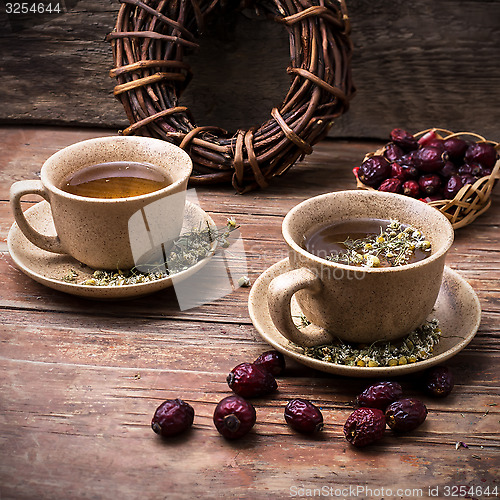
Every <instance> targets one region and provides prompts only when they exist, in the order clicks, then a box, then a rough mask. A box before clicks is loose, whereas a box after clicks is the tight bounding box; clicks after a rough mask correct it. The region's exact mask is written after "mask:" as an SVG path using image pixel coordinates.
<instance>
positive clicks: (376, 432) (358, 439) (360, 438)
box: [344, 408, 385, 448]
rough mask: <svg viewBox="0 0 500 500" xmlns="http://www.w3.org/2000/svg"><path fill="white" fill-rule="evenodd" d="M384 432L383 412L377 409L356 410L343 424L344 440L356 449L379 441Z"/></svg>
mask: <svg viewBox="0 0 500 500" xmlns="http://www.w3.org/2000/svg"><path fill="white" fill-rule="evenodd" d="M384 432H385V416H384V412H383V411H381V410H379V409H377V408H358V409H357V410H354V411H353V412H352V413H351V414H350V415H349V418H348V419H347V420H346V422H345V424H344V436H345V438H346V439H347V441H349V443H351V444H352V445H354V446H357V447H358V448H361V447H363V446H367V445H369V444H372V443H375V442H376V441H379V440H380V439H382V437H383V436H384Z"/></svg>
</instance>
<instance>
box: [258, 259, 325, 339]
mask: <svg viewBox="0 0 500 500" xmlns="http://www.w3.org/2000/svg"><path fill="white" fill-rule="evenodd" d="M321 287H322V284H321V280H320V279H319V278H318V276H316V274H314V273H313V272H312V271H310V270H309V269H307V268H305V267H301V268H299V269H294V270H292V271H288V272H286V273H283V274H281V275H279V276H277V277H276V278H274V279H273V280H272V281H271V283H270V284H269V289H268V296H267V303H268V306H269V314H270V315H271V319H272V321H273V323H274V326H275V327H276V328H277V329H278V330H279V332H280V333H281V334H282V335H283V336H284V337H286V338H287V339H288V340H290V341H291V342H293V343H294V344H297V345H300V346H302V347H312V346H315V345H321V344H325V343H327V342H329V341H331V336H330V335H329V334H328V333H327V332H325V331H321V332H318V333H316V334H314V335H313V334H311V332H308V333H305V332H304V331H301V330H299V329H298V328H297V327H296V326H295V323H294V322H293V319H292V311H291V305H290V301H291V299H292V297H293V295H294V294H295V293H296V292H298V291H299V290H304V289H307V290H310V291H311V292H313V293H317V292H319V291H320V290H321Z"/></svg>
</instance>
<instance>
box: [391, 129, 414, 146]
mask: <svg viewBox="0 0 500 500" xmlns="http://www.w3.org/2000/svg"><path fill="white" fill-rule="evenodd" d="M391 141H392V142H393V143H394V144H396V145H397V146H399V147H400V148H401V149H402V150H403V151H412V150H414V149H417V148H418V142H417V139H415V137H414V136H413V135H412V134H410V132H407V131H406V130H404V129H402V128H395V129H392V130H391Z"/></svg>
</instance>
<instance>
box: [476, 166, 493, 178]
mask: <svg viewBox="0 0 500 500" xmlns="http://www.w3.org/2000/svg"><path fill="white" fill-rule="evenodd" d="M491 172H493V169H491V168H486V167H481V170H480V172H479V173H478V174H477V176H478V177H479V178H481V177H485V176H486V175H491Z"/></svg>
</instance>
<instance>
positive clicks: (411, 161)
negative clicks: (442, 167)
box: [399, 150, 417, 167]
mask: <svg viewBox="0 0 500 500" xmlns="http://www.w3.org/2000/svg"><path fill="white" fill-rule="evenodd" d="M416 154H417V150H414V151H411V152H409V153H407V154H405V155H404V156H403V157H402V158H401V160H399V163H401V165H406V166H408V167H415V166H416V165H415V155H416Z"/></svg>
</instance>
